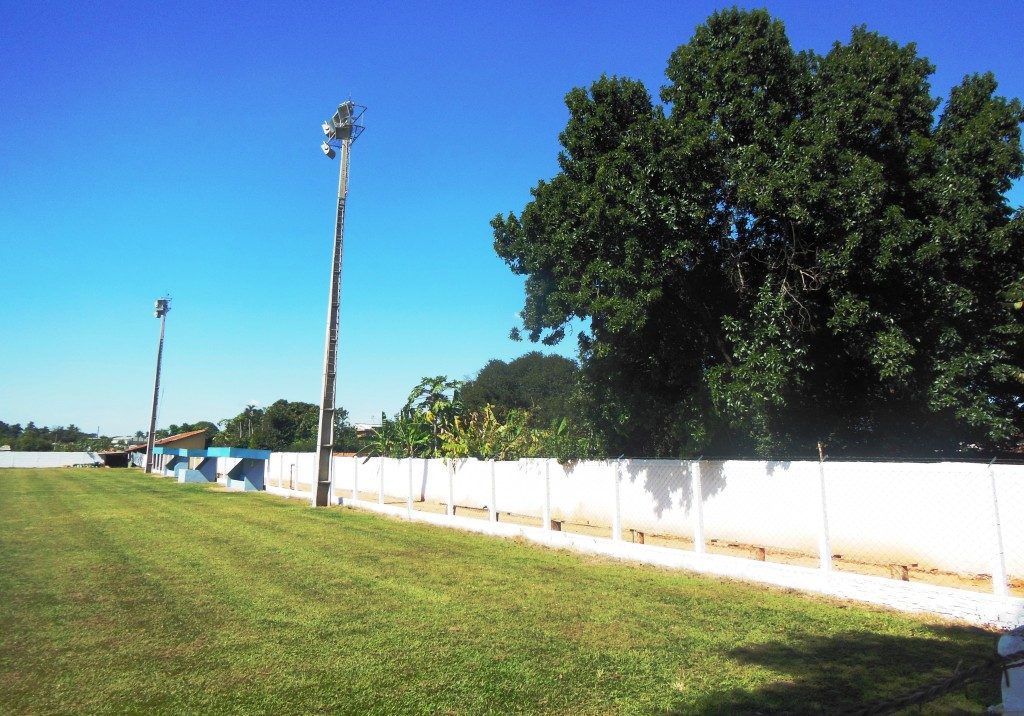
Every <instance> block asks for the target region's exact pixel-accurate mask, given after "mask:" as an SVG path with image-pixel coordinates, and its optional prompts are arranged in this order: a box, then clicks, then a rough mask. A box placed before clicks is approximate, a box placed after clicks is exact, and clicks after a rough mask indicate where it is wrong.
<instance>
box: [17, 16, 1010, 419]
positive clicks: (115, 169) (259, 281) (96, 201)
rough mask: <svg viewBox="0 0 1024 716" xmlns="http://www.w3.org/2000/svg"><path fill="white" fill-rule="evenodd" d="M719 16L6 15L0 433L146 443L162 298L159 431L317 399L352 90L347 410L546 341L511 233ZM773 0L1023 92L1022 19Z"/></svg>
mask: <svg viewBox="0 0 1024 716" xmlns="http://www.w3.org/2000/svg"><path fill="white" fill-rule="evenodd" d="M719 7H723V5H722V4H715V3H706V2H678V0H676V1H674V2H648V3H637V4H634V5H630V4H628V3H621V2H587V3H583V2H579V3H571V2H564V3H563V2H532V3H525V2H524V3H494V2H467V3H461V4H459V3H437V4H434V5H422V4H416V3H410V2H396V3H373V2H365V3H323V2H317V3H309V2H307V3H300V2H287V3H285V2H281V3H265V2H231V3H189V2H180V3H179V2H176V3H160V4H158V3H145V2H142V3H140V2H115V1H113V0H105V1H102V2H65V3H51V2H38V1H35V0H33V1H25V2H14V1H12V0H0V103H2V104H0V420H5V421H7V422H22V423H25V422H27V421H29V420H34V421H35V422H36V423H37V424H45V425H55V424H68V423H75V424H77V425H78V426H79V427H81V428H83V429H86V430H89V431H92V430H95V429H96V428H97V427H99V428H100V429H101V430H102V432H104V433H106V434H118V433H126V432H134V431H135V430H137V429H140V428H144V426H145V425H146V424H147V420H148V412H149V400H150V392H151V390H152V378H153V376H152V371H153V365H154V359H155V352H156V339H157V331H158V321H156V319H154V318H153V317H152V310H151V309H152V302H153V299H155V298H156V297H157V296H159V295H161V294H162V293H164V292H165V291H169V292H170V293H171V294H172V296H173V298H174V302H173V308H172V311H171V313H170V316H169V318H168V326H167V332H168V337H167V339H168V340H167V348H166V352H165V373H164V391H163V399H162V407H161V411H160V425H162V426H166V425H168V424H170V423H176V422H184V421H188V422H192V421H196V420H204V419H208V420H214V421H216V420H220V419H222V418H225V417H229V416H232V415H234V414H236V413H238V412H239V411H240V410H241V409H242V408H243V407H244V406H245V404H246V403H247V402H249V401H257V402H259V403H260V404H263V405H266V404H269V403H270V402H272V401H274V400H276V399H278V398H287V399H289V400H305V401H309V402H318V400H319V390H320V372H321V363H322V352H323V326H324V318H325V311H326V300H327V282H328V278H329V277H328V271H329V260H330V243H331V236H332V231H333V217H334V199H335V190H336V182H337V174H336V172H337V163H336V162H329V161H328V160H326V159H325V158H324V157H323V156H322V155H321V153H320V150H319V148H318V145H319V143H320V141H321V135H320V129H319V124H320V122H321V121H322V120H323V119H325V118H326V117H327V116H328V115H329V114H330V113H331V112H332V111H333V109H334V107H335V106H336V105H337V104H338V102H340V101H342V100H344V99H346V98H351V99H353V100H355V101H356V102H358V103H360V104H364V105H367V106H368V107H369V109H368V111H367V113H366V117H365V122H366V126H367V129H366V132H365V134H364V135H363V137H362V138H361V139H360V140H359V141H358V142H357V143H356V145H355V149H354V152H353V159H352V178H351V193H350V200H349V212H348V222H347V228H346V247H345V270H344V288H343V303H342V319H341V320H342V329H341V337H342V347H341V358H340V379H339V387H338V400H339V403H340V404H341V405H342V406H344V407H346V408H348V409H349V411H350V413H351V415H352V418H353V419H354V420H359V421H365V420H369V419H371V418H373V417H374V416H375V415H379V414H380V411H381V410H384V411H387V412H388V413H391V412H393V411H395V410H396V409H397V408H398V407H399V406H400V405H401V403H402V402H403V400H404V397H405V395H406V394H407V393H408V391H409V389H410V388H411V387H412V386H413V385H414V384H415V383H416V382H417V381H418V380H419V378H420V377H421V376H425V375H436V374H447V375H449V376H452V377H468V376H471V375H472V374H473V373H475V372H476V371H477V370H479V368H480V367H482V366H483V364H484V363H485V362H486V361H487V360H488V359H490V358H503V359H509V358H513V357H515V356H517V355H520V354H522V353H524V352H526V351H527V350H530V349H531V348H533V346H531V345H530V344H528V343H513V342H512V341H510V340H509V339H508V332H509V329H510V328H511V327H512V326H513V325H514V324H515V322H516V319H517V313H518V311H519V310H520V308H521V304H522V284H521V282H520V280H519V279H517V278H516V277H515V276H513V275H512V274H511V272H509V271H508V269H507V268H506V267H505V265H504V264H503V263H502V262H501V261H500V260H499V259H498V258H497V257H496V256H495V255H494V252H493V250H492V248H491V234H490V228H489V226H488V221H489V220H490V218H491V217H492V216H494V214H496V213H498V212H506V211H509V210H516V211H518V210H519V209H520V208H522V206H523V204H524V203H525V202H526V201H527V200H528V198H529V189H530V187H532V186H533V185H534V184H535V183H536V181H537V180H538V179H540V178H547V177H550V176H551V175H553V174H554V173H555V171H556V169H557V164H556V155H557V151H558V143H557V135H558V132H559V131H560V130H561V129H562V127H563V126H564V123H565V120H566V117H567V113H566V110H565V107H564V105H563V102H562V99H563V97H564V95H565V93H566V92H567V91H568V90H569V89H571V88H572V87H574V86H579V85H586V84H589V83H590V82H591V81H593V80H594V79H596V78H597V77H599V76H600V74H601V73H608V74H618V75H625V76H630V77H635V78H639V79H642V80H644V81H645V83H646V84H647V85H648V88H649V89H650V90H651V91H652V92H653V93H655V94H656V93H657V90H658V88H659V87H660V86H661V84H662V83H663V81H664V79H663V78H664V75H663V71H664V67H665V64H666V61H667V59H668V56H669V54H670V53H671V52H672V50H673V49H674V48H675V47H676V46H677V45H679V44H681V43H683V42H685V41H687V40H688V39H689V38H690V36H691V35H692V33H693V29H694V27H695V26H696V25H697V24H698V23H700V22H702V21H703V20H704V18H706V17H707V15H708V14H709V13H710V12H712V11H713V10H715V9H716V8H719ZM767 7H768V9H769V10H770V11H771V12H772V13H773V14H775V15H776V16H777V17H779V18H781V19H782V20H783V21H784V22H785V24H786V27H787V30H788V32H789V36H790V39H791V41H792V43H793V45H794V46H795V47H796V48H797V49H803V48H813V49H816V50H819V51H826V50H827V49H828V47H829V46H830V45H831V43H832V42H833V41H835V40H846V39H848V37H849V32H850V28H851V27H852V26H853V25H855V24H860V23H865V24H867V25H868V26H869V27H870V28H871V29H874V30H878V31H880V32H882V33H884V34H886V35H888V36H890V37H892V38H894V39H896V40H898V41H900V42H908V41H916V42H917V43H918V46H919V50H920V52H921V53H922V54H923V55H925V56H927V57H929V58H930V59H931V60H932V62H933V63H935V64H936V65H937V66H938V71H937V73H936V74H935V76H934V78H933V92H935V93H937V94H939V95H940V96H946V95H948V92H949V88H950V86H951V85H953V84H955V83H956V82H958V81H959V80H960V78H961V77H962V76H963V75H964V74H966V73H970V72H977V71H986V70H992V71H993V72H995V74H996V77H997V79H998V80H999V82H1000V91H1001V93H1003V94H1005V95H1008V96H1016V97H1024V69H1022V67H1021V64H1022V63H1021V46H1020V35H1021V30H1022V29H1024V3H1020V2H1016V1H1011V0H1008V1H1006V2H999V3H981V2H970V3H967V2H919V3H903V2H900V3H894V2H858V3H852V2H843V3H827V2H778V3H769V4H768V5H767ZM1022 199H1024V192H1022V191H1021V187H1020V185H1018V186H1017V187H1016V188H1015V190H1014V192H1013V194H1012V195H1011V200H1012V201H1013V203H1014V205H1020V204H1021V203H1022ZM574 347H575V341H574V340H571V339H570V340H568V341H567V342H566V345H565V346H564V347H561V348H560V349H559V350H560V351H561V352H563V353H564V354H568V355H572V354H573V351H574Z"/></svg>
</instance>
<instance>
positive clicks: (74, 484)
mask: <svg viewBox="0 0 1024 716" xmlns="http://www.w3.org/2000/svg"><path fill="white" fill-rule="evenodd" d="M994 644H995V638H994V636H993V635H992V634H989V633H986V632H984V631H982V630H977V629H970V628H966V627H954V626H948V625H942V624H940V623H937V622H928V621H926V620H923V619H920V618H914V617H910V616H902V615H895V614H892V613H887V612H882V611H878V610H872V609H868V608H862V607H859V606H858V607H855V606H844V605H841V604H838V603H836V602H831V601H827V600H824V599H816V598H810V597H806V596H802V595H798V594H788V593H783V592H781V591H777V590H771V589H766V588H762V587H757V586H751V585H745V584H738V583H728V582H722V581H716V580H712V579H706V578H700V577H695V576H690V575H686V574H681V573H676V572H670V571H664V570H658V569H653V568H646V567H637V566H630V565H626V564H619V563H614V562H610V561H604V560H597V559H593V558H589V557H584V556H579V555H575V554H570V553H564V552H556V551H551V550H545V549H542V548H538V547H534V546H529V545H524V544H519V543H517V542H515V541H511V540H501V539H496V538H489V537H483V536H477V535H469V534H464V533H460V532H456V531H450V530H444V529H440V528H435V527H430V526H423V525H417V524H410V523H405V522H402V521H398V520H393V519H388V518H384V517H380V516H376V515H371V514H364V513H360V512H357V511H353V510H347V509H321V510H314V509H311V508H309V507H307V506H306V505H305V504H300V503H297V502H287V501H284V500H281V499H277V498H273V497H270V496H267V495H262V494H253V493H228V492H223V491H219V490H216V489H214V488H209V487H205V486H198V485H178V484H176V483H174V482H172V481H170V480H168V479H166V478H163V479H162V478H157V477H150V476H145V475H143V474H142V473H141V472H139V471H135V470H0V712H3V713H29V712H31V713H38V712H78V713H81V712H83V711H84V712H119V713H123V712H125V711H145V712H175V713H210V712H236V713H238V712H260V713H275V714H278V713H312V712H318V713H323V712H346V713H396V712H401V713H469V714H477V713H509V712H527V713H573V714H586V713H593V714H604V713H664V712H666V711H678V712H682V713H723V714H725V713H742V712H751V711H757V710H761V711H765V710H777V709H787V710H793V711H798V712H806V711H810V712H816V711H818V710H819V709H820V708H822V707H824V708H826V709H830V708H836V707H842V706H852V705H854V704H856V703H858V702H860V701H862V700H873V699H877V698H881V697H885V696H889V695H895V694H897V693H899V692H902V691H905V690H908V689H913V688H916V687H918V686H920V685H922V684H924V683H927V682H928V681H929V680H933V679H935V678H937V677H942V676H946V675H948V674H949V673H951V672H952V670H953V669H954V668H955V667H956V665H957V663H958V662H959V661H961V660H963V662H964V664H965V665H969V664H970V663H972V661H973V660H975V659H980V658H984V657H986V656H989V655H991V654H993V653H994ZM998 699H999V697H998V687H997V685H996V684H995V683H992V684H991V685H984V686H980V687H978V688H976V689H974V690H972V691H970V692H969V693H968V694H967V695H958V696H956V697H951V698H947V699H946V700H945V701H943V702H942V707H943V708H947V709H948V708H957V707H962V708H967V709H972V710H974V711H977V710H979V709H981V708H982V707H984V706H987V705H988V704H991V703H995V702H997V701H998Z"/></svg>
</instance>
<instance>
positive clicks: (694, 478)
mask: <svg viewBox="0 0 1024 716" xmlns="http://www.w3.org/2000/svg"><path fill="white" fill-rule="evenodd" d="M690 494H692V495H693V551H694V552H696V553H697V554H704V551H705V545H704V485H703V484H702V482H701V476H700V458H699V457H698V458H697V459H696V460H694V461H693V465H692V466H691V467H690Z"/></svg>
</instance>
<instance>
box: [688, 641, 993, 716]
mask: <svg viewBox="0 0 1024 716" xmlns="http://www.w3.org/2000/svg"><path fill="white" fill-rule="evenodd" d="M926 634H928V635H927V636H921V637H901V636H894V635H890V634H882V633H877V632H849V633H846V634H840V635H838V636H833V637H829V638H815V637H813V636H812V635H810V634H805V635H803V636H802V637H800V638H799V639H796V640H791V641H789V643H785V644H783V643H780V642H779V641H778V640H772V641H768V642H765V643H763V644H758V645H753V646H745V647H742V648H739V649H735V650H734V651H732V652H730V653H729V654H728V658H729V659H731V660H732V661H733V662H735V663H736V664H739V665H743V666H744V667H749V666H757V667H760V668H762V669H766V670H769V671H770V672H773V673H774V674H776V675H777V676H776V678H775V680H774V681H773V682H772V683H770V684H768V685H766V686H763V687H760V688H755V689H745V688H742V687H736V688H732V689H728V690H721V689H720V690H718V691H715V690H713V689H712V690H709V691H708V692H706V693H705V694H702V696H701V699H702V700H701V701H700V702H698V703H688V704H686V706H685V707H681V708H680V709H679V710H676V711H671V712H670V713H674V714H683V713H701V714H722V715H724V714H755V713H784V714H805V713H812V714H816V713H836V712H846V711H848V710H854V709H855V708H856V707H858V706H865V705H868V704H871V703H875V702H879V701H886V700H889V699H893V698H896V697H902V696H905V695H906V694H908V693H910V692H914V691H917V690H918V689H921V688H923V687H926V686H930V685H933V684H935V683H937V682H940V681H942V680H944V679H946V678H948V677H950V676H952V675H953V674H954V673H955V672H956V670H957V668H958V664H960V661H961V659H962V660H963V663H962V664H960V668H961V669H968V668H970V667H972V666H974V665H975V664H976V663H978V662H981V661H983V660H985V659H987V658H990V657H992V656H994V655H995V644H996V636H995V635H993V634H991V633H990V632H986V631H984V630H982V629H972V628H970V627H961V626H946V627H942V626H936V627H931V628H928V630H927V632H926ZM729 670H730V669H729V664H728V663H725V664H722V671H723V672H725V673H728V671H729ZM1000 699H1001V694H1000V688H999V675H998V674H995V675H994V676H992V677H991V678H989V679H986V680H985V681H982V682H979V683H976V684H971V685H968V686H966V687H961V688H960V689H957V690H956V691H954V692H953V693H952V694H951V695H950V696H946V697H944V698H943V699H942V700H941V701H937V702H931V703H930V704H927V705H924V706H922V709H923V710H922V711H921V713H982V712H984V710H985V708H986V707H988V706H990V705H992V704H996V703H999V701H1000ZM873 713H874V712H873ZM879 713H890V712H889V711H880V712H879ZM900 713H903V712H902V711H901V712H900ZM913 713H917V712H916V711H914V712H913Z"/></svg>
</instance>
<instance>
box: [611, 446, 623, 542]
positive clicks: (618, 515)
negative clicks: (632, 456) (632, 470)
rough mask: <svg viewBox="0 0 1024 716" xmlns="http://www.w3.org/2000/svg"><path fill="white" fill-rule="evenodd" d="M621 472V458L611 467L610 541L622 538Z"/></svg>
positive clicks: (617, 540)
mask: <svg viewBox="0 0 1024 716" xmlns="http://www.w3.org/2000/svg"><path fill="white" fill-rule="evenodd" d="M621 473H622V458H619V459H618V460H616V461H615V464H614V467H613V468H612V541H613V542H619V541H621V540H622V512H621V510H622V505H621V503H620V501H619V477H620V475H621Z"/></svg>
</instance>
